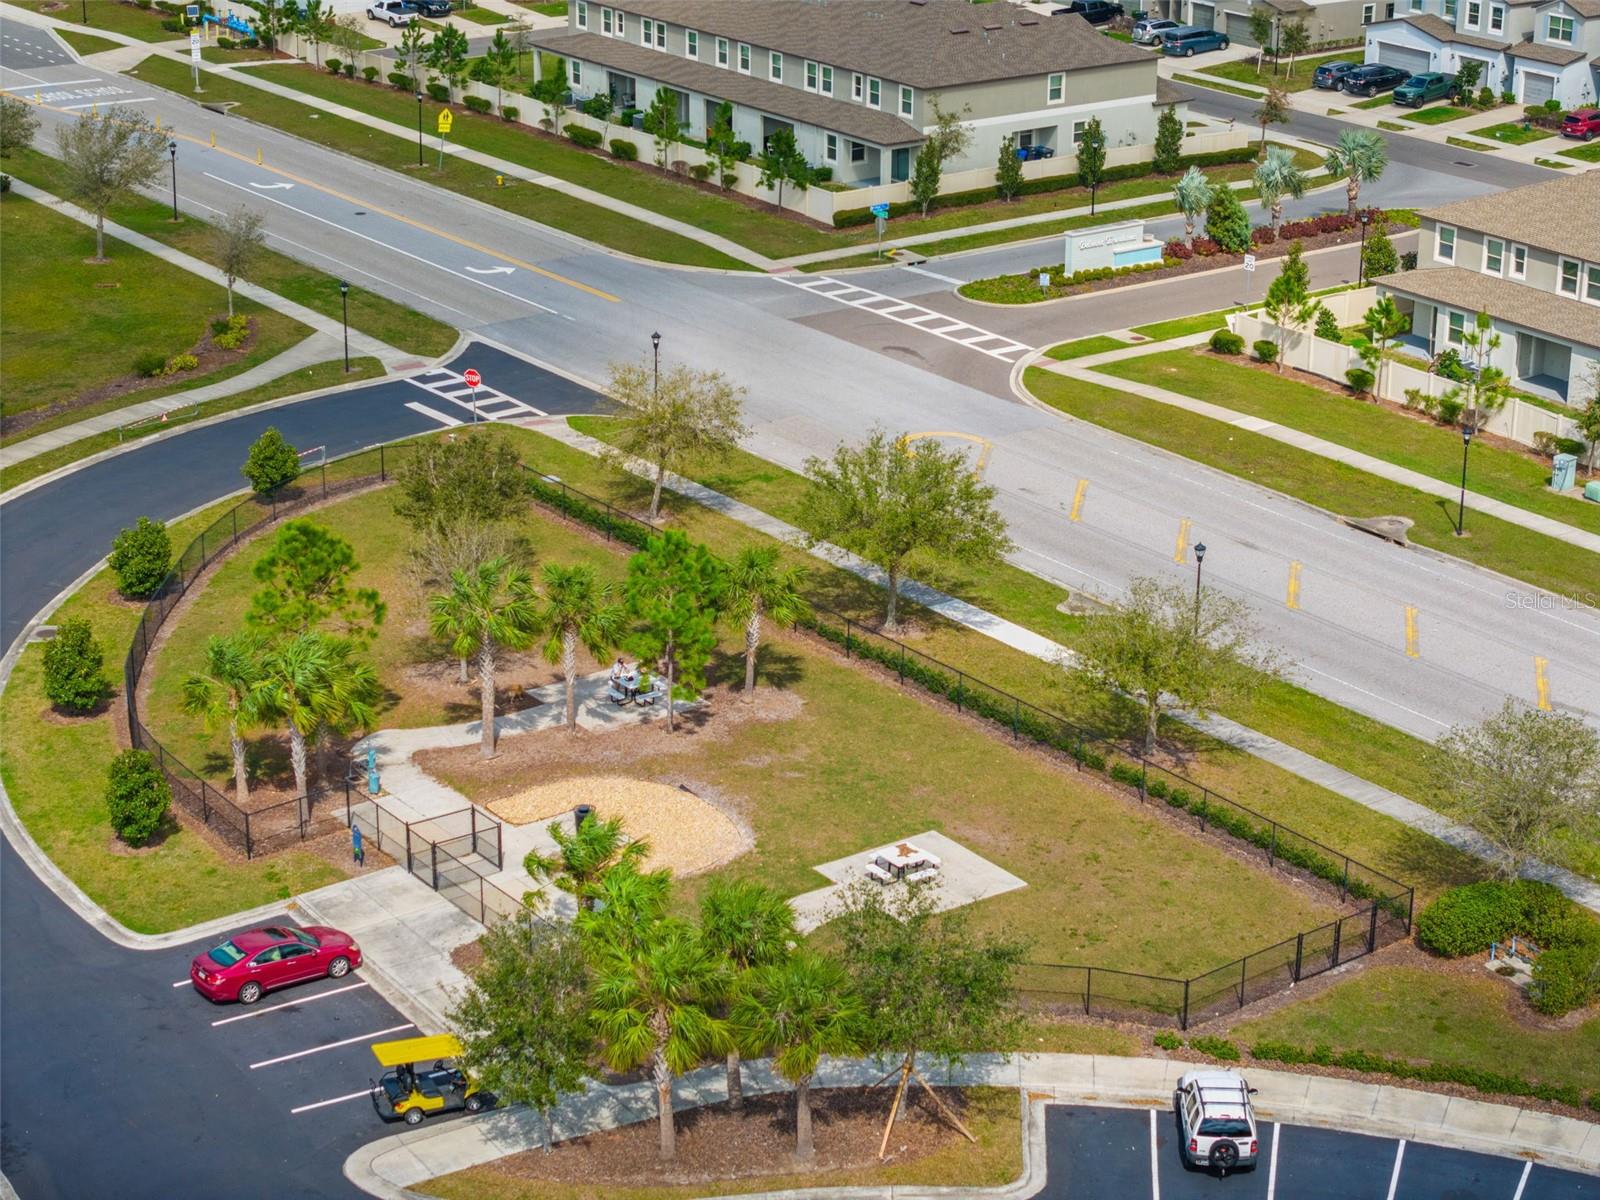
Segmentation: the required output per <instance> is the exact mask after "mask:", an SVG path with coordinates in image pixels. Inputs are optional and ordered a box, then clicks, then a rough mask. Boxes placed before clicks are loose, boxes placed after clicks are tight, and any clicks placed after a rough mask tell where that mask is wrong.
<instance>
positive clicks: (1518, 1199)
mask: <svg viewBox="0 0 1600 1200" xmlns="http://www.w3.org/2000/svg"><path fill="white" fill-rule="evenodd" d="M1531 1170H1533V1160H1532V1159H1529V1160H1528V1161H1527V1162H1525V1163H1523V1164H1522V1178H1521V1179H1519V1180H1517V1194H1516V1195H1515V1196H1512V1197H1511V1200H1522V1189H1523V1188H1525V1187H1527V1186H1528V1172H1529V1171H1531Z"/></svg>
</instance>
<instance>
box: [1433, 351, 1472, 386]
mask: <svg viewBox="0 0 1600 1200" xmlns="http://www.w3.org/2000/svg"><path fill="white" fill-rule="evenodd" d="M1433 373H1434V374H1435V375H1437V376H1439V378H1441V379H1448V380H1449V381H1450V382H1451V383H1465V382H1466V381H1467V376H1468V375H1469V372H1468V371H1467V366H1466V364H1465V363H1463V362H1462V361H1461V354H1460V352H1459V351H1457V350H1456V348H1455V347H1454V346H1446V347H1445V348H1444V349H1443V350H1441V351H1439V353H1438V354H1437V355H1436V356H1435V357H1434V360H1433Z"/></svg>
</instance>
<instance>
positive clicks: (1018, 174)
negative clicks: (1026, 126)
mask: <svg viewBox="0 0 1600 1200" xmlns="http://www.w3.org/2000/svg"><path fill="white" fill-rule="evenodd" d="M994 190H995V195H997V196H999V197H1000V199H1002V200H1015V199H1016V198H1017V195H1018V194H1019V193H1020V192H1021V191H1022V160H1021V159H1020V158H1018V157H1017V135H1016V134H1014V133H1008V134H1006V135H1005V137H1003V138H1001V139H1000V157H999V159H998V160H997V161H996V162H995V165H994Z"/></svg>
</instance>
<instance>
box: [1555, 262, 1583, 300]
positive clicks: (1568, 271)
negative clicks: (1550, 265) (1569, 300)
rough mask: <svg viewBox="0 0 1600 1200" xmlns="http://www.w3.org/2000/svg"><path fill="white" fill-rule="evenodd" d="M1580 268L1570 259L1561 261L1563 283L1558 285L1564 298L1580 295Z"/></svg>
mask: <svg viewBox="0 0 1600 1200" xmlns="http://www.w3.org/2000/svg"><path fill="white" fill-rule="evenodd" d="M1578 273H1579V266H1578V264H1577V263H1575V262H1573V261H1572V259H1570V258H1563V259H1562V260H1561V281H1560V284H1559V285H1558V286H1559V287H1560V288H1561V294H1562V295H1563V296H1576V295H1577V294H1578Z"/></svg>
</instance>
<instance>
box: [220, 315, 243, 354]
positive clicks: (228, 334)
mask: <svg viewBox="0 0 1600 1200" xmlns="http://www.w3.org/2000/svg"><path fill="white" fill-rule="evenodd" d="M221 325H222V328H221V329H220V330H219V329H217V322H213V323H212V325H211V328H212V330H213V331H214V332H213V333H212V335H211V344H212V345H214V346H220V347H222V349H224V350H237V349H238V348H239V347H240V346H242V345H244V344H245V342H246V341H248V340H249V338H250V318H249V317H247V316H245V315H244V314H243V313H234V314H233V316H231V317H223V318H222V320H221Z"/></svg>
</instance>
